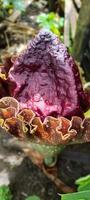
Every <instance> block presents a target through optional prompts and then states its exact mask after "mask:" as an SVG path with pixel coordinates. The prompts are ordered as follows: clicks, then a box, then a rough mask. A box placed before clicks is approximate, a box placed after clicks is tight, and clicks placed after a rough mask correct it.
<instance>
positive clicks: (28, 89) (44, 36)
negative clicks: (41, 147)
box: [0, 30, 90, 145]
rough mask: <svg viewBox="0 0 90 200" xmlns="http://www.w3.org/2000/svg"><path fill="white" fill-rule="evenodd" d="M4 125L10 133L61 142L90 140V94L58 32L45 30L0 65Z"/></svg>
mask: <svg viewBox="0 0 90 200" xmlns="http://www.w3.org/2000/svg"><path fill="white" fill-rule="evenodd" d="M0 70H1V72H0V77H1V78H0V87H1V90H0V98H1V97H2V98H1V99H0V125H1V127H2V128H5V129H6V130H8V131H9V132H10V133H11V134H12V135H14V136H16V137H18V138H22V139H23V140H24V139H25V138H27V139H28V140H30V139H32V138H33V139H34V141H37V142H38V143H44V144H50V145H60V144H64V145H65V144H68V143H69V142H74V143H75V142H78V141H83V142H88V141H90V118H87V119H84V112H85V111H86V110H87V109H88V108H89V106H90V99H88V96H87V94H86V93H85V92H84V90H83V88H82V83H81V80H80V74H79V70H78V67H77V65H76V64H75V62H74V60H73V58H72V57H71V56H70V55H69V53H68V52H67V49H66V48H65V46H64V44H62V43H61V42H60V41H59V39H58V38H57V36H55V35H54V34H53V33H51V32H48V31H45V30H41V31H40V33H39V34H38V35H37V36H36V37H35V39H33V40H32V41H30V43H29V44H28V46H27V49H26V50H25V51H24V52H23V53H21V54H20V55H19V56H17V57H16V58H13V59H11V61H10V60H8V61H6V63H5V65H4V66H2V67H1V68H0Z"/></svg>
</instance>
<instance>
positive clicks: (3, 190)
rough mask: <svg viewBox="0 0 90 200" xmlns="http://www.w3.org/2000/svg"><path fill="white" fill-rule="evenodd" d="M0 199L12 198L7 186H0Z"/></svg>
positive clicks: (7, 199) (9, 199) (8, 199)
mask: <svg viewBox="0 0 90 200" xmlns="http://www.w3.org/2000/svg"><path fill="white" fill-rule="evenodd" d="M0 200H12V195H11V192H10V189H9V187H8V186H1V187H0Z"/></svg>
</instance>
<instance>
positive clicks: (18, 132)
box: [4, 117, 27, 138]
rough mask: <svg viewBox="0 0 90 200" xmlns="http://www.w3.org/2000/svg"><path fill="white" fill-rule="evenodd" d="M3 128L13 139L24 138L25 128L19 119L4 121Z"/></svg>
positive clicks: (13, 118)
mask: <svg viewBox="0 0 90 200" xmlns="http://www.w3.org/2000/svg"><path fill="white" fill-rule="evenodd" d="M4 127H5V128H6V129H7V130H8V131H9V132H10V133H11V134H12V135H14V136H15V137H19V138H25V134H26V132H27V128H26V127H25V124H24V123H23V122H22V121H21V120H20V119H17V118H15V117H12V118H9V119H6V121H5V123H4Z"/></svg>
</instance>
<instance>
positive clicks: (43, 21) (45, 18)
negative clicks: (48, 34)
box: [37, 12, 64, 40]
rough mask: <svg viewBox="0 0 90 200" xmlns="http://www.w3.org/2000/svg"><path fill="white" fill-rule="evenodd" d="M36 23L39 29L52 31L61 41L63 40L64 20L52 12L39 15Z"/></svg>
mask: <svg viewBox="0 0 90 200" xmlns="http://www.w3.org/2000/svg"><path fill="white" fill-rule="evenodd" d="M37 23H38V24H39V27H40V28H45V29H48V30H50V31H52V32H53V33H54V34H56V35H58V36H59V37H60V39H61V40H63V28H64V18H63V17H59V15H58V14H56V13H54V12H50V13H47V14H46V13H41V14H40V15H38V17H37Z"/></svg>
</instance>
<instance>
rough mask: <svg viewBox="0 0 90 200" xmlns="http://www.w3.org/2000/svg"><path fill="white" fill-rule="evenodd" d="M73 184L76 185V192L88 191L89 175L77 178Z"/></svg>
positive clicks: (89, 188)
mask: <svg viewBox="0 0 90 200" xmlns="http://www.w3.org/2000/svg"><path fill="white" fill-rule="evenodd" d="M75 183H76V185H78V191H86V190H90V175H87V176H85V177H82V178H79V179H78V180H76V182H75Z"/></svg>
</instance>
